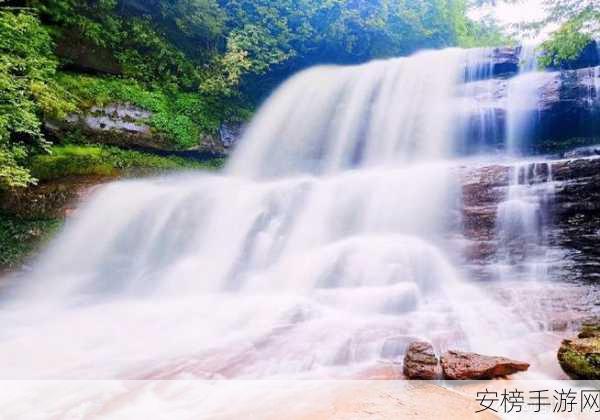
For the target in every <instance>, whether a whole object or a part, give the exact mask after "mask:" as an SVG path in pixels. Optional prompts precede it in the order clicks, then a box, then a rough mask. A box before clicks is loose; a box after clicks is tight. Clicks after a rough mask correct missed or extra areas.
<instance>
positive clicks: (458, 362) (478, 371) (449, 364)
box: [441, 351, 529, 380]
mask: <svg viewBox="0 0 600 420" xmlns="http://www.w3.org/2000/svg"><path fill="white" fill-rule="evenodd" d="M441 360H442V371H443V373H444V378H446V379H451V380H472V379H494V378H499V377H504V376H508V375H512V374H514V373H517V372H523V371H526V370H527V369H529V364H528V363H525V362H519V361H516V360H511V359H506V358H504V357H495V356H483V355H480V354H476V353H465V352H460V351H449V352H447V353H444V354H443V355H442V359H441Z"/></svg>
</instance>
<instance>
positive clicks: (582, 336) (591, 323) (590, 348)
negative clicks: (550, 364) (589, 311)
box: [558, 318, 600, 380]
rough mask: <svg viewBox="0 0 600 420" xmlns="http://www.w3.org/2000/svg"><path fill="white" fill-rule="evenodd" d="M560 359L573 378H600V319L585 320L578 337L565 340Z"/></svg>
mask: <svg viewBox="0 0 600 420" xmlns="http://www.w3.org/2000/svg"><path fill="white" fill-rule="evenodd" d="M558 361H559V363H560V366H561V367H562V369H563V370H564V371H565V373H567V374H568V375H569V376H570V377H571V378H573V379H580V380H598V379H600V319H598V318H595V319H591V320H587V321H585V322H584V323H583V326H582V328H581V331H580V333H579V335H578V336H577V337H576V338H572V339H569V340H564V341H563V343H562V345H561V347H560V349H559V350H558Z"/></svg>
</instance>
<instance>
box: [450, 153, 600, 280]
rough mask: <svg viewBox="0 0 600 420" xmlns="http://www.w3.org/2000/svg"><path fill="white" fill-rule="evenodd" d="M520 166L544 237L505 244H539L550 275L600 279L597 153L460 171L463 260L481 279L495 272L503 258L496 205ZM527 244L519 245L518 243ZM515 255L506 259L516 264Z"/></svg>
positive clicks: (599, 170)
mask: <svg viewBox="0 0 600 420" xmlns="http://www.w3.org/2000/svg"><path fill="white" fill-rule="evenodd" d="M515 170H521V171H525V172H526V173H524V174H523V175H522V177H523V178H522V179H521V180H520V182H521V183H522V185H526V186H528V188H529V190H530V194H531V196H530V197H529V198H528V200H530V201H531V202H535V203H537V204H538V205H539V208H538V210H537V211H536V212H535V218H536V221H535V223H537V224H538V225H539V228H540V231H543V236H540V237H539V238H538V240H537V241H536V242H534V243H531V242H530V243H523V242H521V243H519V241H512V242H510V243H509V246H510V247H511V252H513V254H516V255H517V256H518V255H520V253H521V252H526V251H528V250H529V251H531V249H532V248H534V247H536V246H543V247H544V249H545V251H544V252H546V253H547V254H548V255H549V256H550V261H551V264H550V270H549V275H550V276H555V277H560V278H563V279H565V278H567V279H571V280H580V281H597V280H599V279H600V247H599V246H598V244H599V241H600V156H589V157H575V156H574V157H571V158H568V159H558V160H549V161H545V160H542V159H540V160H539V161H533V162H531V163H529V164H526V165H524V166H512V165H510V166H509V165H502V164H494V165H488V166H479V167H465V168H461V170H460V178H461V183H462V188H463V220H462V222H463V223H462V227H463V231H464V234H465V237H466V238H467V240H468V244H467V246H466V247H465V253H464V257H465V263H466V264H467V266H468V267H470V269H471V271H472V272H473V273H474V274H476V275H477V276H478V277H479V278H481V279H489V278H492V277H494V276H495V275H496V273H494V272H493V270H492V267H493V266H494V264H498V263H499V262H500V261H499V260H500V259H501V258H502V254H501V252H500V248H501V246H502V244H501V238H499V235H498V225H499V220H498V217H499V208H500V206H501V205H502V203H503V202H505V201H506V200H507V199H508V191H509V188H510V185H511V182H514V177H513V175H514V171H515ZM523 246H525V247H528V248H529V249H528V250H527V249H526V250H520V249H518V248H519V247H523ZM520 262H521V261H519V259H518V258H516V259H512V260H511V263H512V264H514V265H515V266H518V264H519V263H520Z"/></svg>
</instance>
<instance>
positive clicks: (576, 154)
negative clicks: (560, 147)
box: [563, 144, 600, 159]
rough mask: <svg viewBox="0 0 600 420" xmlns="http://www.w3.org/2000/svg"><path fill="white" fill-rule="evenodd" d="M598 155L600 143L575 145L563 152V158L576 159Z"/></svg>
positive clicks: (599, 153)
mask: <svg viewBox="0 0 600 420" xmlns="http://www.w3.org/2000/svg"><path fill="white" fill-rule="evenodd" d="M599 155H600V144H594V145H591V146H587V147H577V148H575V149H573V150H571V151H569V152H566V153H564V154H563V157H564V158H565V159H577V158H584V157H591V156H599Z"/></svg>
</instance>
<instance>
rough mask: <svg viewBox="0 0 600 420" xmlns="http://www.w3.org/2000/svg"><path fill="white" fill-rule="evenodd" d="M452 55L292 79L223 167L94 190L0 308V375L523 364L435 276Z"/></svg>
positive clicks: (455, 188)
mask: <svg viewBox="0 0 600 420" xmlns="http://www.w3.org/2000/svg"><path fill="white" fill-rule="evenodd" d="M469 54H470V53H469V52H467V51H463V50H458V49H450V50H444V51H436V52H423V53H419V54H417V55H415V56H413V57H410V58H402V59H394V60H388V61H378V62H373V63H369V64H366V65H362V66H357V67H345V68H338V67H321V68H315V69H311V70H308V71H306V72H303V73H301V74H300V75H297V76H296V77H294V78H293V79H292V80H290V81H289V82H287V83H286V84H285V85H284V86H283V87H281V88H280V89H279V90H278V91H277V92H276V93H275V94H274V95H273V97H272V98H271V99H269V100H268V101H267V103H266V104H265V105H264V106H263V108H262V109H261V111H260V112H259V113H258V115H257V116H256V118H255V120H254V121H253V123H252V124H251V126H250V127H249V129H248V130H247V133H246V135H245V137H244V139H243V140H242V143H241V146H240V147H239V149H238V151H237V152H236V154H235V155H234V156H233V158H232V160H231V162H230V164H229V167H228V168H227V170H226V171H224V173H222V174H220V175H209V174H188V175H182V176H175V177H166V178H159V179H151V180H138V181H123V182H117V183H114V184H111V185H109V186H106V187H104V188H102V189H101V191H100V192H98V193H97V194H96V195H95V196H94V197H93V198H92V199H91V200H90V201H89V202H88V203H86V204H85V206H84V208H83V209H82V210H81V211H80V212H79V213H78V214H77V216H76V217H75V218H74V219H73V220H71V221H70V222H69V223H68V226H67V227H66V229H65V231H64V232H63V233H62V234H61V235H60V236H59V237H58V238H57V239H56V240H55V241H54V242H53V243H52V244H51V246H50V247H49V249H48V250H47V252H46V253H45V254H44V255H43V257H42V258H41V259H40V261H38V263H37V264H36V265H35V268H34V270H33V272H32V273H31V274H29V275H28V276H27V278H26V279H25V280H23V279H21V280H19V282H20V283H22V284H21V285H20V286H19V287H18V288H17V289H16V290H15V291H14V293H13V294H12V295H11V296H10V297H7V298H6V299H5V300H4V302H3V303H2V306H1V309H0V360H3V362H1V366H2V369H1V370H0V376H1V377H2V378H6V379H20V378H35V379H39V378H59V379H66V378H93V379H99V378H182V377H183V378H187V377H193V378H286V379H289V378H341V377H344V378H353V377H358V378H360V377H368V376H369V374H368V372H369V370H370V369H372V368H373V367H374V366H378V364H379V363H381V361H382V360H397V359H398V358H401V357H402V354H403V351H404V349H405V347H406V345H407V344H408V343H409V342H410V341H412V340H414V339H427V340H431V341H432V342H433V343H434V344H435V346H436V347H437V348H438V349H439V350H445V349H448V348H457V349H463V350H473V351H478V352H483V353H487V354H499V355H504V356H509V357H513V358H525V359H527V360H531V359H532V358H535V357H536V354H537V352H538V351H539V349H538V348H531V346H530V345H528V344H526V343H525V341H526V340H527V337H528V334H530V333H531V330H530V328H529V327H528V326H526V325H525V323H522V322H521V321H520V319H519V318H517V317H516V316H515V315H514V314H513V312H512V311H511V310H510V308H506V307H504V306H503V304H502V303H501V302H498V301H497V300H496V299H495V298H494V297H493V296H490V295H489V294H487V293H485V292H484V291H483V289H481V288H480V287H479V286H478V285H477V284H474V283H471V282H470V281H469V280H468V279H467V278H465V275H464V274H463V273H462V272H461V270H460V269H458V267H457V264H456V263H455V262H454V256H455V255H456V254H457V253H458V251H459V250H457V249H456V246H457V245H456V244H457V243H459V242H460V241H458V242H457V241H452V240H451V237H452V234H451V233H452V232H456V230H457V229H459V228H457V226H460V212H461V200H460V197H461V194H460V185H458V177H457V176H456V173H455V172H454V168H455V167H456V164H457V161H456V160H455V157H456V154H457V153H456V149H457V145H460V144H461V143H462V142H463V141H464V139H462V138H460V136H461V130H459V129H457V124H456V121H458V120H459V119H460V118H461V114H460V113H461V112H462V110H463V109H464V108H463V107H462V106H461V101H462V99H461V98H459V97H458V96H457V95H456V90H457V88H458V86H459V85H460V84H461V83H462V82H463V79H464V74H465V65H466V63H467V62H468V61H469V57H470V55H469ZM471 57H472V56H471ZM516 86H528V84H527V83H524V84H521V83H518V84H516ZM526 91H527V92H525V93H522V95H523V99H524V100H525V101H529V100H530V98H529V97H528V95H529V94H530V92H529V90H528V89H526ZM519 109H520V108H519V107H515V108H514V109H513V110H512V111H511V112H514V113H516V112H519V111H518V110H519ZM516 125H518V124H516ZM516 130H517V129H516V128H513V134H511V136H516V134H515V133H516ZM511 139H513V140H515V139H514V138H513V137H511ZM515 141H516V140H515ZM527 217H529V216H527ZM526 221H527V220H524V222H526Z"/></svg>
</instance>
